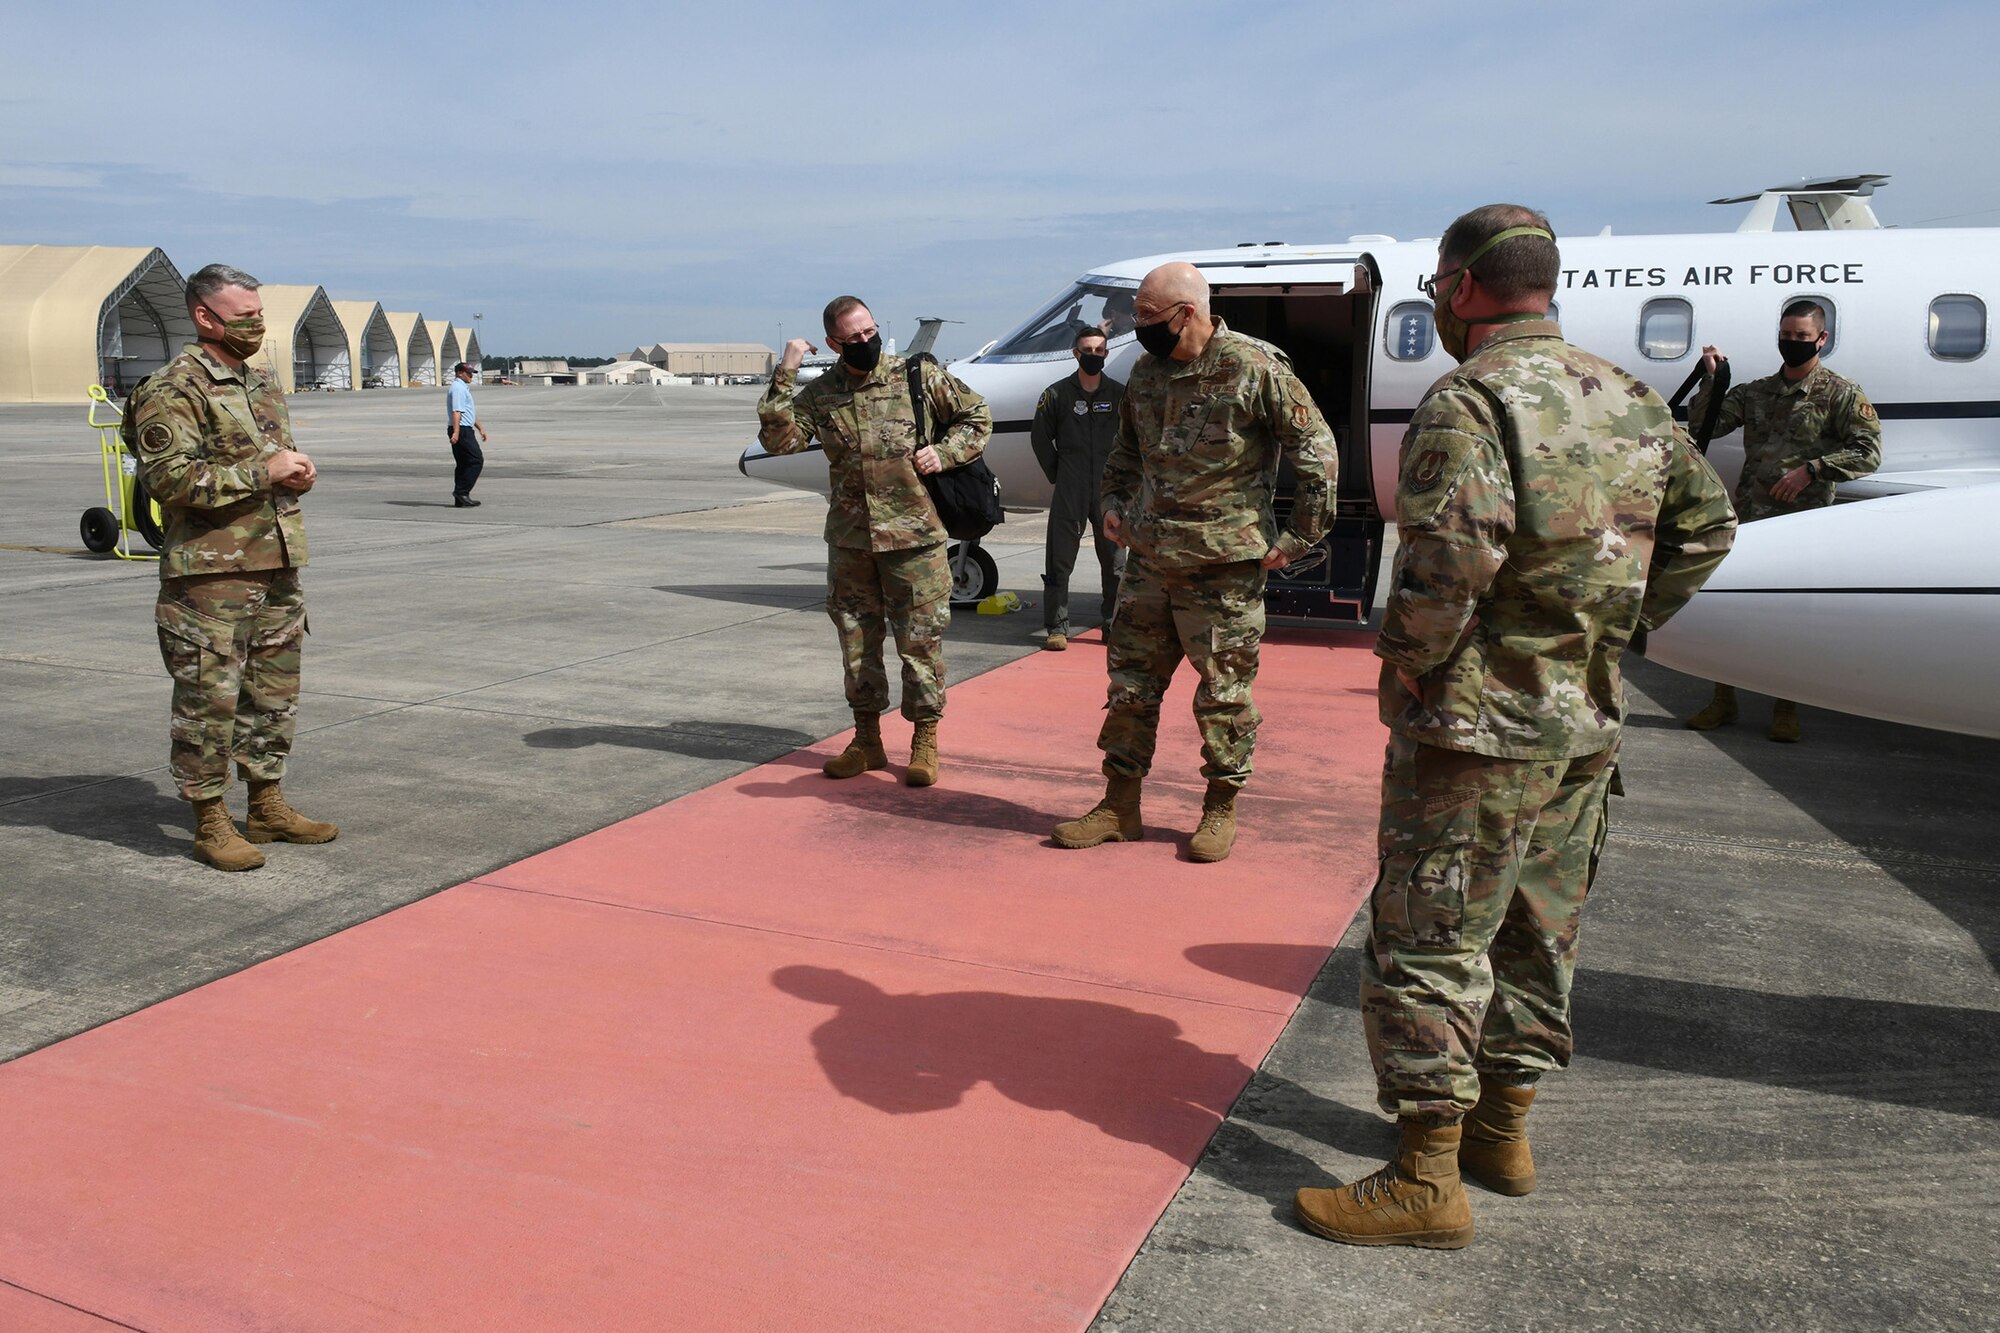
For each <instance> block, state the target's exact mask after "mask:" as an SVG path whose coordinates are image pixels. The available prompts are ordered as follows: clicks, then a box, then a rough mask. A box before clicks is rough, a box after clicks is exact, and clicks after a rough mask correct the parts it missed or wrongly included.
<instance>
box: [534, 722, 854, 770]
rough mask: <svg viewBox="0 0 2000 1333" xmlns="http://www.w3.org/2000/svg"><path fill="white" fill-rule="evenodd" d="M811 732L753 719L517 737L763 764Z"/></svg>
mask: <svg viewBox="0 0 2000 1333" xmlns="http://www.w3.org/2000/svg"><path fill="white" fill-rule="evenodd" d="M818 739H819V737H817V736H808V735H806V734H805V733H804V732H802V731H793V730H791V729H790V728H788V727H766V726H760V725H758V724H757V723H754V722H700V721H693V722H669V723H667V724H666V725H665V726H660V727H620V726H580V727H546V728H544V729H542V730H541V731H531V732H529V733H528V734H527V735H525V736H523V737H522V738H521V740H522V741H523V742H524V743H525V744H528V745H532V746H533V747H535V748H536V749H538V750H580V749H583V748H584V747H585V746H589V745H622V746H625V747H626V748H628V749H633V750H657V751H660V752H662V753H665V754H682V755H687V756H688V757H690V758H693V759H730V760H739V761H742V762H746V763H765V762H767V761H769V760H772V759H776V758H777V757H779V756H780V755H785V754H790V753H791V752H792V751H793V750H797V749H800V748H802V747H804V746H807V745H811V744H812V743H813V742H814V741H816V740H818Z"/></svg>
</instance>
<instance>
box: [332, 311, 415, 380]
mask: <svg viewBox="0 0 2000 1333" xmlns="http://www.w3.org/2000/svg"><path fill="white" fill-rule="evenodd" d="M333 313H334V314H336V315H338V316H339V317H340V326H341V327H342V328H344V329H346V330H347V363H348V365H350V366H351V367H353V369H354V387H355V388H357V389H400V388H402V387H403V354H402V351H401V349H400V348H398V347H397V346H396V334H395V331H394V330H393V329H391V328H390V327H389V317H388V316H387V315H384V314H383V313H382V303H381V302H380V301H335V302H334V303H333Z"/></svg>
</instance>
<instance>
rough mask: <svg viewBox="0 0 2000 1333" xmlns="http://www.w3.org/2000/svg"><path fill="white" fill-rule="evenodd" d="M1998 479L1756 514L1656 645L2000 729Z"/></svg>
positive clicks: (1684, 657) (1766, 688)
mask: <svg viewBox="0 0 2000 1333" xmlns="http://www.w3.org/2000/svg"><path fill="white" fill-rule="evenodd" d="M1996 515H2000V484H1989V485H1983V486H1967V487H1962V488H1957V489H1953V490H1945V491H1927V492H1921V493H1917V494H1912V495H1900V496H1892V497H1889V498H1886V499H1880V500H1868V501H1864V502H1862V503H1859V504H1846V505H1836V506H1834V507H1833V508H1830V509H1819V510H1814V511H1812V512H1810V513H1804V514H1787V515H1785V516H1783V517H1780V518H1769V519H1763V520H1761V521H1759V522H1756V523H1749V524H1745V525H1744V526H1743V527H1742V528H1741V529H1739V530H1738V532H1737V534H1736V545H1735V547H1734V549H1732V550H1731V551H1730V553H1729V556H1728V558H1727V559H1725V560H1724V561H1723V562H1722V566H1721V568H1720V569H1718V570H1717V571H1716V573H1715V576H1714V577H1713V578H1712V579H1710V580H1709V582H1708V584H1707V586H1706V587H1704V588H1703V589H1702V590H1701V592H1700V593H1698V594H1696V596H1695V598H1694V600H1693V601H1691V602H1689V603H1688V605H1687V606H1686V607H1685V608H1683V609H1682V611H1681V613H1680V614H1679V615H1677V616H1675V617H1674V618H1673V620H1671V621H1669V622H1668V623H1667V625H1666V626H1665V627H1664V628H1662V629H1660V630H1659V631H1658V632H1656V633H1655V634H1653V635H1652V636H1651V640H1650V642H1649V643H1648V645H1647V649H1646V656H1647V657H1648V658H1650V659H1651V660H1653V661H1655V662H1660V663H1663V664H1664V665H1666V666H1670V667H1673V668H1674V669H1675V670H1677V671H1685V672H1688V673H1689V674H1691V675H1696V676H1702V677H1705V678H1707V679H1709V680H1718V681H1722V682H1725V683H1727V684H1730V685H1737V686H1741V687H1743V688H1745V689H1751V690H1756V691H1758V692H1759V693H1763V694H1770V695H1775V696H1777V697H1780V698H1785V699H1793V700H1796V701H1798V702H1800V703H1806V704H1814V705H1817V706H1818V707H1821V708H1832V709H1837V710H1839V711H1841V712H1845V713H1860V714H1863V715H1864V716H1867V717H1879V718H1882V719H1884V720H1886V721H1890V722H1904V723H1908V724H1910V725H1912V726H1919V727H1935V728H1938V729H1939V730H1942V731H1955V732H1962V733H1967V734H1970V735H1975V736H1992V737H2000V689H1996V688H1995V684H1994V682H1995V680H1996V679H2000V542H1996V541H1995V540H1994V538H1993V529H1992V527H1990V526H1989V525H1991V524H1993V523H1994V522H1995V516H1996Z"/></svg>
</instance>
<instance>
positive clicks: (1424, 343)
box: [1383, 301, 1437, 361]
mask: <svg viewBox="0 0 2000 1333" xmlns="http://www.w3.org/2000/svg"><path fill="white" fill-rule="evenodd" d="M1431 320H1432V315H1431V303H1430V302H1429V301H1405V302H1403V304H1401V305H1399V306H1397V307H1396V308H1395V309H1393V310H1391V311H1390V312H1389V323H1388V325H1387V326H1386V327H1385V328H1384V329H1383V342H1384V344H1385V345H1386V346H1387V348H1388V352H1389V359H1390V360H1391V361H1421V360H1423V359H1424V358H1425V357H1427V356H1429V355H1430V354H1431V348H1432V347H1433V346H1434V345H1435V344H1436V342H1437V331H1436V329H1435V328H1434V327H1433V326H1432V323H1431Z"/></svg>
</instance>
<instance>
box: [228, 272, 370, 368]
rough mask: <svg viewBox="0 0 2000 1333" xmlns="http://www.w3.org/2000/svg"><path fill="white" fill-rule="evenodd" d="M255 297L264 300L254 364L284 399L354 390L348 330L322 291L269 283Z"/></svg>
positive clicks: (321, 288) (320, 289) (324, 291)
mask: <svg viewBox="0 0 2000 1333" xmlns="http://www.w3.org/2000/svg"><path fill="white" fill-rule="evenodd" d="M257 294H258V295H259V296H261V297H263V298H264V345H263V346H262V347H260V348H258V349H257V355H256V356H254V357H252V358H251V361H252V363H254V364H256V365H259V366H262V367H263V368H264V369H265V370H267V371H269V372H270V373H271V377H272V378H273V379H275V380H277V382H278V387H279V388H280V389H282V390H284V391H285V392H286V393H297V392H299V391H300V390H302V389H351V388H353V387H354V361H353V356H352V352H351V350H350V347H349V344H348V339H347V330H346V328H344V327H343V326H342V325H341V322H340V316H339V315H337V314H335V313H334V310H333V302H331V301H329V300H327V299H326V289H325V288H324V287H299V286H293V285H290V284H287V283H281V282H267V283H265V284H264V285H263V286H261V287H259V288H258V289H257Z"/></svg>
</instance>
